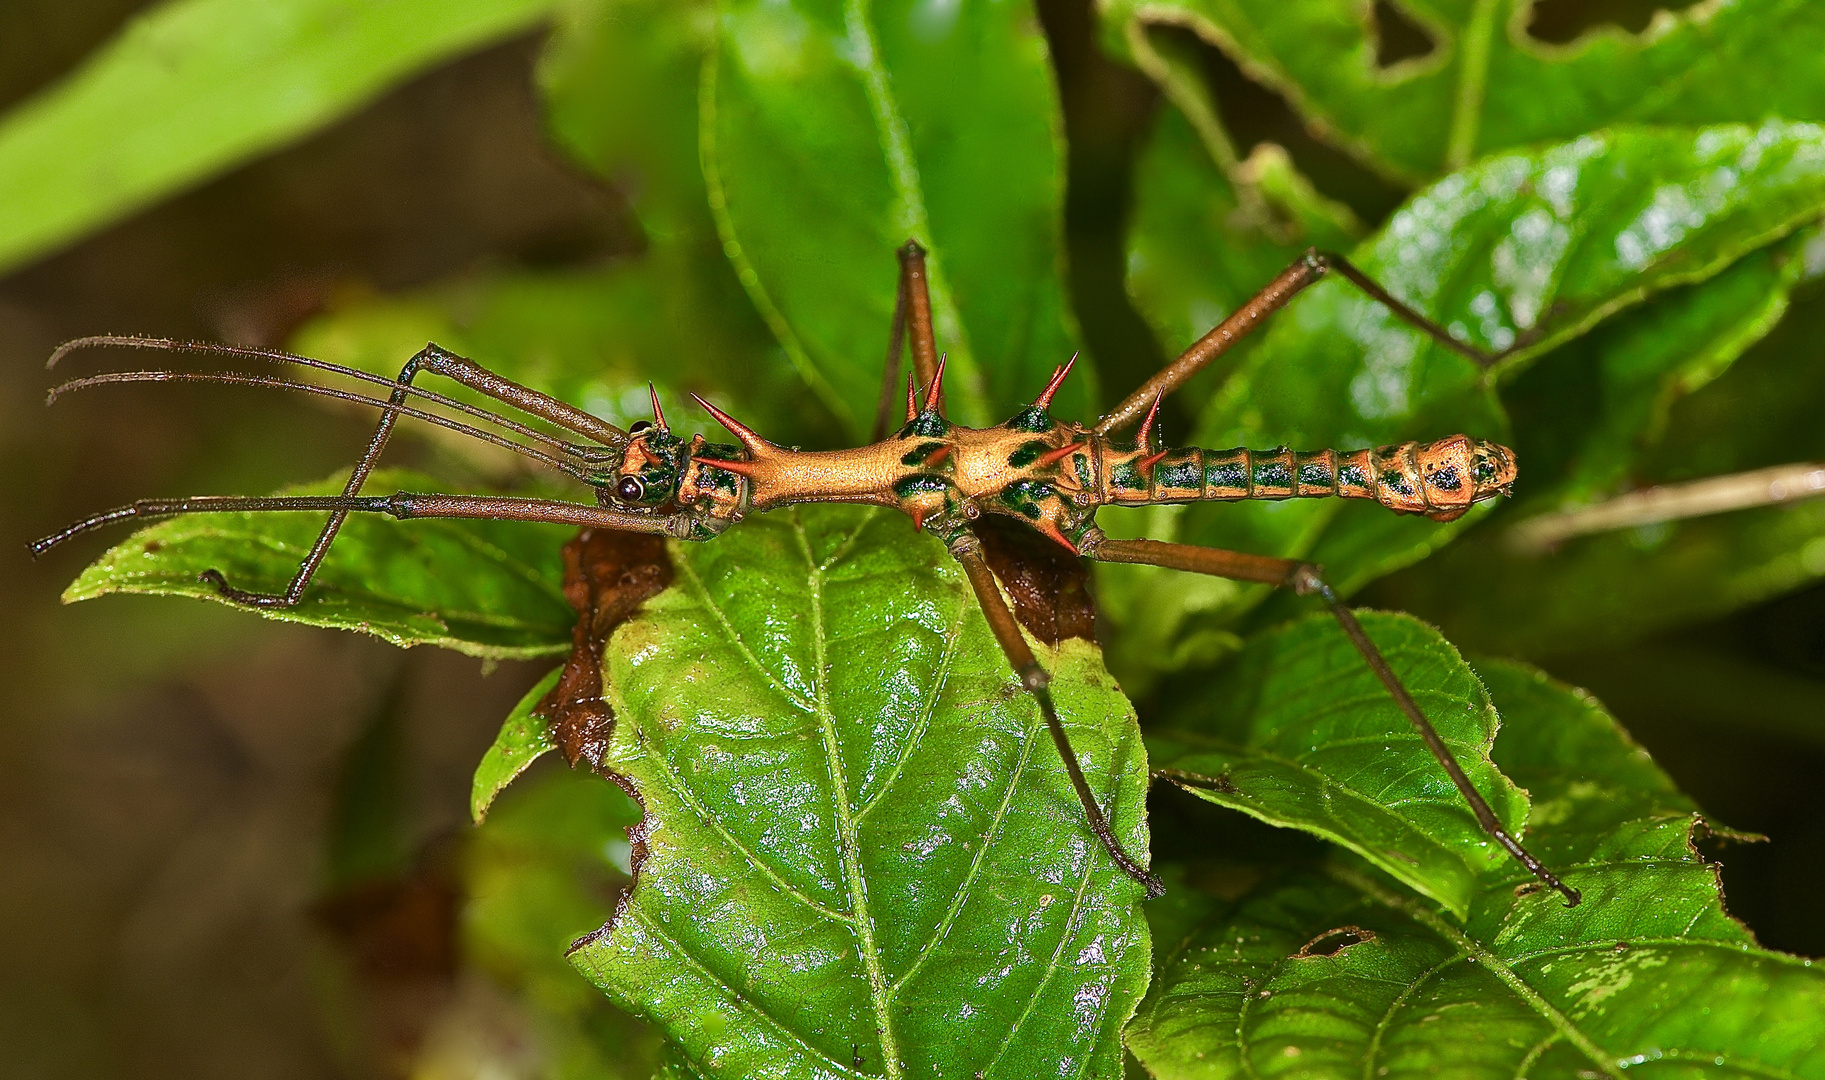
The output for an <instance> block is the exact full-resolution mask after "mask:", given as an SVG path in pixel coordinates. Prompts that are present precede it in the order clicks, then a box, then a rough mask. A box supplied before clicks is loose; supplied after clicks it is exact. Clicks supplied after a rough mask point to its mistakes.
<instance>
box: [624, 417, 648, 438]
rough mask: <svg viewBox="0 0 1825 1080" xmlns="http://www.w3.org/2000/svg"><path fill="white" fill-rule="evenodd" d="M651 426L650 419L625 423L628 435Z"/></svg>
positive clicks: (635, 433) (636, 433)
mask: <svg viewBox="0 0 1825 1080" xmlns="http://www.w3.org/2000/svg"><path fill="white" fill-rule="evenodd" d="M652 426H653V424H652V421H650V420H636V421H634V422H633V423H631V424H629V425H627V433H628V434H629V435H638V434H639V433H641V432H642V431H645V430H646V429H647V428H650V427H652Z"/></svg>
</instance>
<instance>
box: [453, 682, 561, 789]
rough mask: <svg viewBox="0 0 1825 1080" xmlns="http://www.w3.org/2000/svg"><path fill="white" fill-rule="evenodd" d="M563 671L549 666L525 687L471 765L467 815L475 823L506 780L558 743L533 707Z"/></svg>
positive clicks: (555, 683) (515, 776)
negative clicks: (472, 776) (548, 670)
mask: <svg viewBox="0 0 1825 1080" xmlns="http://www.w3.org/2000/svg"><path fill="white" fill-rule="evenodd" d="M563 673H564V669H563V668H562V667H558V668H553V669H552V671H551V673H550V674H548V675H546V676H545V677H544V678H543V679H540V680H539V681H538V683H537V685H535V686H534V687H533V688H532V689H530V690H528V691H526V695H525V696H524V697H522V698H520V700H519V703H518V704H516V705H515V706H514V707H513V711H512V712H510V713H508V714H507V719H506V720H504V721H502V722H501V730H500V733H499V734H498V735H496V736H495V737H494V743H493V745H491V746H489V747H488V750H487V752H486V753H484V754H482V763H481V764H480V765H477V766H476V767H475V779H474V781H473V782H472V783H471V785H470V789H469V817H470V818H472V819H473V820H474V821H475V823H476V824H477V825H480V824H481V823H482V822H483V821H484V820H486V819H487V817H488V808H489V807H490V806H492V805H494V800H495V798H496V797H498V796H499V795H500V793H501V792H502V791H503V790H505V789H506V787H507V785H508V784H511V783H513V781H514V780H515V779H517V778H518V777H519V776H520V774H521V773H524V772H525V771H526V770H527V769H530V768H531V767H532V763H533V762H535V761H537V760H538V759H539V758H541V757H544V756H545V755H546V754H547V753H549V752H550V751H552V750H555V749H556V748H557V745H558V744H557V743H555V742H553V741H552V740H551V734H550V732H549V731H548V730H547V728H546V725H545V718H544V717H542V716H540V715H539V714H537V713H536V712H534V711H533V710H534V709H536V708H538V706H539V701H540V700H541V699H542V698H544V696H545V695H546V694H548V693H550V692H551V688H552V687H554V686H556V685H558V676H559V675H562V674H563Z"/></svg>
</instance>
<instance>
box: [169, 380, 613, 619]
mask: <svg viewBox="0 0 1825 1080" xmlns="http://www.w3.org/2000/svg"><path fill="white" fill-rule="evenodd" d="M421 371H428V372H431V373H433V374H437V375H442V376H444V377H446V378H448V379H451V380H454V381H455V382H458V383H461V384H462V385H464V386H467V387H469V388H470V389H472V390H476V391H479V392H480V393H483V394H486V395H488V396H489V397H491V398H494V399H495V400H496V401H500V402H503V403H505V404H508V405H511V406H513V407H514V408H516V409H519V410H520V411H521V412H524V413H527V414H529V415H532V416H536V417H538V418H539V419H541V420H544V421H546V422H548V423H551V424H554V425H556V426H557V427H560V428H563V429H564V430H566V431H570V432H574V433H576V434H578V435H582V436H584V437H585V438H589V439H592V440H595V441H597V442H600V443H604V444H605V445H608V446H616V445H619V444H621V443H623V442H625V441H626V438H627V433H626V432H624V431H622V430H621V429H620V428H618V427H615V426H614V425H613V424H610V423H608V422H607V421H604V420H601V419H599V418H597V417H595V416H591V415H590V414H589V413H586V412H584V411H582V410H581V409H578V408H576V407H574V406H571V405H566V404H565V403H564V402H561V401H559V400H557V399H556V398H553V397H550V396H548V395H546V394H542V393H540V392H538V391H537V390H533V389H531V388H530V387H526V386H522V385H520V384H519V383H516V382H513V381H512V380H510V379H504V378H502V377H501V376H499V375H496V374H495V373H494V372H492V371H489V370H488V369H487V368H484V367H482V366H481V365H480V364H477V363H476V362H474V361H473V360H469V359H467V358H466V357H461V356H458V355H456V354H455V353H453V352H450V351H448V350H447V349H444V348H441V347H439V346H437V345H435V344H430V345H426V346H425V347H424V348H422V349H420V350H419V351H418V352H417V353H415V354H414V355H413V356H412V358H411V359H410V360H407V361H406V363H405V367H403V368H401V369H400V371H399V378H398V379H397V380H396V382H397V383H398V386H397V388H396V389H394V391H393V392H392V394H391V395H389V396H388V398H387V406H388V407H387V408H386V410H385V411H383V412H382V413H381V416H380V420H379V422H378V423H377V424H375V426H374V434H373V435H372V436H371V437H370V438H369V439H368V445H367V449H366V450H365V451H363V453H362V455H361V458H360V459H359V460H358V461H356V462H355V467H354V468H353V469H351V470H350V472H349V478H348V482H347V483H346V484H344V485H343V488H342V495H343V497H344V498H345V499H354V498H356V497H357V496H359V495H360V494H361V487H362V485H363V484H365V483H366V482H367V478H368V474H369V473H371V472H373V470H374V465H375V463H377V462H378V461H379V460H380V454H381V451H383V450H385V449H386V445H387V440H388V439H390V438H391V437H392V434H393V428H394V426H395V425H396V424H397V423H398V422H399V412H398V409H399V407H400V406H402V405H404V404H405V401H406V396H407V392H408V391H407V388H408V387H410V386H411V385H412V380H413V379H414V378H416V377H417V376H418V373H419V372H421ZM348 515H349V511H348V510H347V509H334V510H331V512H330V516H329V520H328V521H325V522H324V523H323V529H322V531H320V532H319V533H318V534H317V539H316V542H315V543H313V544H312V545H311V549H310V551H309V552H307V553H306V554H305V556H304V561H303V562H302V563H301V564H299V566H298V572H297V573H296V574H294V575H292V579H291V583H290V584H289V585H287V586H286V588H285V591H284V592H282V593H258V592H250V591H248V590H246V589H237V588H235V587H234V586H233V585H230V584H229V583H228V579H227V578H225V577H224V576H223V575H222V572H221V571H220V570H217V569H214V568H210V569H208V570H204V571H203V572H202V573H201V574H199V575H197V576H198V577H199V578H200V579H201V580H203V581H205V582H208V583H209V584H211V585H214V586H215V589H216V592H218V593H220V594H221V595H222V596H224V597H226V598H227V599H229V600H232V601H234V602H235V603H237V604H246V605H247V606H249V607H258V608H288V607H293V606H296V605H297V603H298V601H299V600H301V599H302V598H303V596H304V590H305V589H306V588H308V587H309V586H310V582H311V578H313V577H315V576H316V573H317V570H318V568H320V567H321V566H322V565H323V560H324V557H325V556H327V555H328V554H329V549H330V545H331V544H333V543H335V541H336V534H337V533H338V532H340V531H341V530H342V523H343V522H344V521H346V520H348Z"/></svg>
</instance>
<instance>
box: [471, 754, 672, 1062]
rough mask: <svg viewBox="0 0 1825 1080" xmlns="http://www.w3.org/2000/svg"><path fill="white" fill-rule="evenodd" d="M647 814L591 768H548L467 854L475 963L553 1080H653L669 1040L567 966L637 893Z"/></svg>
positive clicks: (514, 794)
mask: <svg viewBox="0 0 1825 1080" xmlns="http://www.w3.org/2000/svg"><path fill="white" fill-rule="evenodd" d="M639 820H640V808H639V806H638V805H636V804H635V803H634V801H633V800H632V799H630V798H628V797H627V795H625V794H624V793H623V792H622V791H621V789H620V788H618V787H616V786H615V785H613V784H611V783H609V782H607V781H605V780H603V779H602V778H601V777H599V776H596V775H594V774H593V773H590V772H588V771H578V772H572V771H569V770H566V769H554V770H549V771H542V772H541V773H539V774H536V775H535V776H533V777H528V778H527V780H526V781H525V782H524V783H521V784H519V785H517V786H515V788H514V789H513V791H511V792H509V793H507V794H506V795H504V796H503V797H502V798H501V800H500V802H499V804H498V805H497V806H496V807H495V809H494V812H493V813H492V814H490V815H489V818H488V821H487V823H486V824H484V825H482V826H481V827H480V828H479V829H477V830H476V831H475V833H474V836H473V838H472V839H471V840H470V842H469V845H468V847H467V850H466V851H465V854H464V859H463V869H464V885H465V887H466V889H467V892H468V904H467V907H466V908H465V910H464V918H463V950H464V956H465V958H466V960H467V961H468V962H469V963H470V964H472V965H473V966H474V967H475V968H476V969H478V970H480V971H481V972H483V973H485V974H486V975H487V976H488V977H489V979H490V980H492V981H493V982H494V983H495V985H497V986H499V987H500V988H501V989H502V990H504V991H505V992H506V993H508V994H509V995H511V997H512V998H513V999H514V1000H515V1001H516V1002H517V1003H518V1004H519V1005H520V1006H521V1007H522V1010H523V1013H524V1015H525V1016H526V1017H527V1019H528V1021H529V1022H530V1024H531V1026H532V1028H533V1030H534V1032H535V1033H536V1034H537V1036H538V1040H537V1041H538V1050H539V1051H540V1057H541V1059H542V1060H541V1061H540V1063H539V1064H540V1066H541V1068H540V1070H539V1072H538V1073H537V1075H539V1076H541V1077H549V1078H550V1080H600V1078H613V1080H621V1078H626V1080H644V1078H645V1077H646V1076H647V1075H649V1074H650V1073H651V1072H652V1070H653V1068H654V1064H655V1062H656V1061H657V1060H658V1059H659V1053H660V1043H661V1039H660V1038H659V1036H658V1034H657V1033H656V1032H654V1031H652V1030H651V1029H650V1028H648V1027H646V1026H645V1025H643V1024H641V1023H639V1022H638V1021H636V1020H635V1019H633V1018H632V1017H630V1016H628V1015H627V1014H626V1013H623V1012H622V1011H621V1010H619V1009H616V1008H615V1007H614V1006H612V1005H610V1004H609V1003H608V1002H607V1001H606V1000H604V999H603V997H602V995H601V994H598V993H597V992H596V990H595V988H594V987H592V986H590V985H589V983H587V982H585V981H584V980H583V979H580V978H578V977H577V973H576V971H575V969H573V968H572V967H571V966H570V965H569V964H567V963H565V961H564V949H565V946H566V945H568V944H569V943H570V942H571V941H573V940H574V939H576V938H577V937H578V936H580V935H582V934H585V933H587V932H588V931H589V930H590V929H591V928H592V927H596V926H600V925H601V924H602V920H604V919H606V918H608V916H609V913H610V912H612V911H613V910H614V906H615V900H616V897H617V896H618V895H619V893H620V892H621V891H622V890H623V889H626V888H627V887H628V885H629V884H630V879H629V877H628V874H627V865H628V855H629V850H630V849H629V844H628V840H627V829H628V827H629V826H631V825H634V824H635V823H636V822H638V821H639Z"/></svg>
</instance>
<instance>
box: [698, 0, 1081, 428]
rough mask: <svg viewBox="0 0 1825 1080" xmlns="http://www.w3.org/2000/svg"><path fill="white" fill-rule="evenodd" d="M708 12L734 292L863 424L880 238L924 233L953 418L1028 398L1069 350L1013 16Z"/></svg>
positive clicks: (985, 415)
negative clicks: (736, 281) (743, 292)
mask: <svg viewBox="0 0 1825 1080" xmlns="http://www.w3.org/2000/svg"><path fill="white" fill-rule="evenodd" d="M717 28H718V30H717V33H718V37H717V47H716V51H715V57H714V60H713V61H712V62H711V64H710V65H709V66H708V67H707V68H706V69H705V77H704V78H705V81H704V87H703V98H702V104H703V109H704V113H703V115H704V129H703V138H704V142H703V163H704V171H705V175H706V176H707V177H708V179H709V182H710V192H709V198H710V207H711V209H712V210H713V211H715V213H716V214H717V217H718V221H719V223H720V225H721V227H722V232H723V240H724V243H725V246H726V248H727V250H728V252H729V254H730V256H731V258H733V259H734V260H735V264H736V266H737V268H738V269H739V270H740V272H741V276H742V281H743V283H744V284H746V285H747V287H748V289H749V291H750V293H751V294H752V295H753V296H754V299H755V303H756V304H757V305H758V306H759V307H760V309H761V311H762V313H763V314H765V315H766V317H767V319H768V322H769V323H770V324H771V325H772V327H773V329H774V332H775V334H777V335H778V337H779V339H780V341H781V343H782V344H783V345H784V346H785V347H786V350H787V352H788V353H789V354H790V355H791V357H792V360H793V362H794V363H795V364H796V365H798V366H799V368H800V371H801V373H802V374H803V375H804V376H805V378H806V379H807V380H808V381H809V382H810V383H811V384H812V385H813V387H814V388H816V389H817V390H818V391H819V392H820V393H821V394H822V395H823V396H824V398H825V401H826V403H827V404H828V405H829V407H830V408H831V409H832V410H833V411H835V412H836V413H838V414H839V415H841V416H845V417H847V419H848V428H849V430H850V432H851V433H852V434H857V435H860V434H866V432H867V431H868V429H869V426H870V424H871V422H872V419H873V415H874V403H875V401H876V400H877V399H878V398H879V396H880V383H881V366H880V365H881V357H882V354H883V353H884V352H885V350H886V346H887V330H888V326H889V324H890V322H891V319H892V314H893V301H894V280H895V274H896V268H895V266H894V261H893V259H892V257H891V255H890V254H889V253H890V252H892V251H893V250H894V249H895V248H896V247H898V246H899V245H900V244H902V243H903V242H905V241H906V240H907V238H909V237H913V238H917V239H918V240H919V241H920V242H921V243H923V244H925V245H927V246H928V247H929V248H930V249H931V262H930V277H931V296H932V309H933V320H934V323H935V325H936V329H937V340H938V346H939V348H940V349H942V350H944V351H946V352H947V353H948V355H949V357H950V365H949V368H948V369H947V370H948V371H949V372H950V376H949V378H948V379H947V381H946V383H945V389H946V396H947V398H948V399H949V401H950V403H951V406H952V412H953V414H954V415H955V416H956V417H957V418H958V419H959V420H961V421H963V422H965V423H975V424H981V423H986V422H988V421H989V420H990V419H991V418H993V419H999V418H1000V415H997V414H1005V412H1006V411H1007V410H1008V409H1009V408H1010V407H1011V405H1012V404H1013V403H1015V402H1020V401H1028V400H1031V398H1032V395H1034V394H1036V393H1037V392H1038V390H1039V388H1040V387H1042V386H1044V385H1045V379H1046V376H1047V375H1048V374H1049V373H1050V372H1051V371H1052V369H1053V368H1054V367H1055V366H1057V365H1058V364H1061V363H1063V362H1064V361H1065V360H1066V359H1068V358H1069V357H1070V356H1071V354H1072V351H1073V350H1074V349H1075V348H1076V346H1075V344H1074V342H1075V334H1074V332H1073V329H1072V327H1071V324H1070V316H1069V315H1068V314H1067V312H1066V309H1065V292H1064V284H1063V276H1062V274H1061V261H1062V255H1061V250H1060V248H1061V241H1060V216H1061V211H1062V206H1063V201H1064V153H1063V148H1062V147H1061V146H1060V144H1059V131H1060V129H1061V127H1062V122H1061V119H1060V117H1059V111H1058V102H1057V98H1056V91H1055V89H1054V87H1053V84H1052V71H1051V68H1050V65H1049V64H1048V62H1047V59H1048V58H1047V51H1046V45H1045V40H1044V38H1043V37H1042V36H1041V34H1040V28H1039V25H1038V22H1037V20H1036V19H1035V18H1034V16H1033V13H1032V12H1031V11H1030V10H1028V9H1027V8H1026V7H1025V6H1023V5H1020V4H964V5H947V4H907V3H896V4H881V5H875V6H873V7H872V8H871V7H870V6H869V5H864V4H860V3H853V2H852V3H848V4H844V5H841V6H839V5H835V4H813V3H808V2H802V0H799V2H788V3H761V2H758V0H744V2H740V3H732V4H729V5H726V6H725V7H724V8H723V9H722V10H721V11H720V13H719V16H718V22H717ZM1086 374H1087V372H1086ZM1093 382H1094V381H1093V380H1092V379H1089V378H1084V379H1082V380H1073V381H1072V382H1071V383H1069V384H1067V385H1066V387H1065V389H1064V390H1063V391H1061V394H1060V397H1059V402H1060V408H1061V411H1062V413H1063V414H1064V415H1087V414H1088V413H1089V412H1090V406H1091V404H1092V400H1093V399H1092V396H1091V389H1090V388H1091V387H1092V386H1093Z"/></svg>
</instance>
